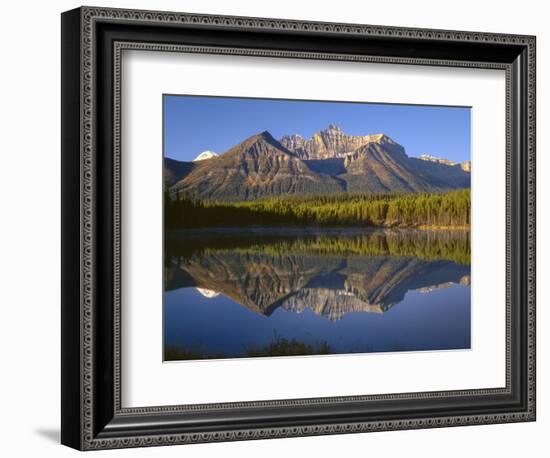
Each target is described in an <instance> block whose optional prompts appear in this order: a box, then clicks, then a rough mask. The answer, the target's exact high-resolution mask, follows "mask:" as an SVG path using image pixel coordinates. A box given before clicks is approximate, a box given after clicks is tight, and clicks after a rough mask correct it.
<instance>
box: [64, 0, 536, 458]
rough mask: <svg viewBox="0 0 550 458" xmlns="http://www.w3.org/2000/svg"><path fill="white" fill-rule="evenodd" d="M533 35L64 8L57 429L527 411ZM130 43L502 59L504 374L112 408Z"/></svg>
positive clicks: (301, 428)
mask: <svg viewBox="0 0 550 458" xmlns="http://www.w3.org/2000/svg"><path fill="white" fill-rule="evenodd" d="M535 46H536V41H535V37H533V36H520V35H505V34H491V33H479V32H457V31H444V30H425V29H411V28H399V27H382V26H372V25H357V24H336V23H317V22H305V21H303V22H302V21H296V20H281V19H263V18H247V17H226V16H206V15H204V16H203V15H197V14H184V13H167V12H153V11H133V10H123V9H105V8H95V7H82V8H78V9H75V10H71V11H68V12H65V13H63V15H62V434H61V441H62V443H63V444H65V445H67V446H70V447H73V448H76V449H80V450H94V449H106V448H122V447H139V446H152V445H169V444H185V443H197V442H213V441H229V440H249V439H264V438H276V437H291V436H308V435H320V434H341V433H352V432H371V431H386V430H400V429H414V428H431V427H443V426H464V425H477V424H490V423H507V422H519V421H534V420H535V112H536V110H535ZM125 49H145V50H150V51H171V52H186V53H210V54H224V55H241V56H242V55H246V56H265V57H274V58H276V57H290V58H302V59H316V60H341V61H355V62H377V63H397V64H411V65H436V66H444V67H462V68H490V69H492V68H494V69H501V70H504V71H505V72H506V110H507V113H506V120H507V126H506V156H507V169H506V170H507V171H506V174H507V177H506V197H507V214H506V225H507V226H506V251H507V252H506V285H507V291H506V327H507V329H506V355H507V358H506V360H507V361H506V387H504V388H494V389H493V388H491V389H479V390H465V391H443V392H417V393H404V394H395V395H369V394H368V393H366V394H365V395H364V396H353V397H331V398H309V399H298V400H265V401H255V402H238V403H223V404H192V405H171V406H159V407H143V408H124V407H122V405H121V361H120V360H121V352H120V330H121V310H120V300H121V298H120V291H121V287H120V281H121V280H120V279H121V263H120V256H121V253H120V240H121V227H120V214H121V208H120V205H121V200H120V186H121V185H120V176H121V163H120V122H121V121H120V106H121V102H120V90H121V87H120V84H121V74H120V70H121V62H120V56H121V52H122V51H123V50H125ZM484 262H485V261H484ZM486 262H491V260H487V261H486Z"/></svg>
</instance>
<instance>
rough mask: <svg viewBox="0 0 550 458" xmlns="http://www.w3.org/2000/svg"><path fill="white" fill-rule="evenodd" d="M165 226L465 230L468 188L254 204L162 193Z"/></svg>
mask: <svg viewBox="0 0 550 458" xmlns="http://www.w3.org/2000/svg"><path fill="white" fill-rule="evenodd" d="M164 202H165V204H164V205H165V224H166V227H167V228H198V227H244V226H320V227H330V226H353V227H404V228H405V227H416V228H434V229H437V228H469V226H470V190H469V189H461V190H456V191H449V192H442V193H417V194H404V193H370V194H366V193H357V194H352V193H333V194H318V195H289V196H278V197H272V198H268V199H261V200H256V201H240V202H224V201H203V200H199V199H195V198H193V197H192V196H189V195H181V196H178V197H177V198H172V197H170V196H169V194H168V192H166V193H165V199H164Z"/></svg>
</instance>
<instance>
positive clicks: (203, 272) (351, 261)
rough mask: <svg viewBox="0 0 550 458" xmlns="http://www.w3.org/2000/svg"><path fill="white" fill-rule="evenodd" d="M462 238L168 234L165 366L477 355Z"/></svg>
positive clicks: (452, 234)
mask: <svg viewBox="0 0 550 458" xmlns="http://www.w3.org/2000/svg"><path fill="white" fill-rule="evenodd" d="M469 253H470V243H469V233H468V232H467V231H418V230H411V229H393V230H364V229H323V230H317V229H309V230H306V229H285V228H274V229H265V228H264V229H218V230H206V231H205V230H203V231H174V232H169V233H167V237H166V257H165V290H166V291H165V303H164V328H165V329H164V336H165V342H164V345H165V359H166V360H184V359H209V358H236V357H250V356H289V355H310V354H341V353H364V352H387V351H418V350H449V349H467V348H470V264H469V256H470V254H469Z"/></svg>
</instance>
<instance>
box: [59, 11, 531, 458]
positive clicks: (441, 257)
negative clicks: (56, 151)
mask: <svg viewBox="0 0 550 458" xmlns="http://www.w3.org/2000/svg"><path fill="white" fill-rule="evenodd" d="M535 111H536V110H535V38H534V37H531V36H519V35H502V34H491V33H478V32H456V31H442V30H423V29H409V28H399V27H382V26H371V25H356V24H335V23H315V22H301V21H293V20H281V19H263V18H245V17H225V16H204V15H196V14H184V13H166V12H150V11H132V10H122V9H105V8H95V7H82V8H78V9H76V10H72V11H68V12H66V13H63V15H62V112H63V115H62V176H63V182H62V208H63V212H62V213H63V215H62V239H63V249H62V261H63V262H62V264H63V267H62V443H64V444H65V445H68V446H71V447H74V448H77V449H81V450H92V449H105V448H120V447H137V446H151V445H168V444H184V443H196V442H211V441H227V440H245V439H258V438H275V437H289V436H307V435H318V434H336V433H351V432H369V431H385V430H399V429H412V428H429V427H441V426H458V425H475V424H487V423H505V422H515V421H533V420H534V419H535V267H534V266H535V182H534V177H535Z"/></svg>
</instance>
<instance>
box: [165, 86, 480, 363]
mask: <svg viewBox="0 0 550 458" xmlns="http://www.w3.org/2000/svg"><path fill="white" fill-rule="evenodd" d="M470 143H471V109H470V108H469V107H456V106H452V107H450V106H431V105H407V104H379V103H365V102H346V101H317V100H287V99H266V98H244V97H219V96H218V97H212V96H196V95H163V186H164V189H163V193H164V197H163V202H164V266H163V269H164V271H163V274H164V310H163V323H164V330H163V336H164V342H163V348H164V354H163V359H164V361H167V362H168V361H185V360H209V359H225V358H252V357H296V356H314V355H317V356H319V355H335V354H354V353H379V352H413V351H436V350H466V349H470V345H471V335H470V329H471V310H470V309H471V299H470V294H471V293H470V283H471V280H470V264H471V256H470V223H471V221H470V182H471V179H470V176H471V173H472V170H471V169H472V163H471V146H470Z"/></svg>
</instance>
